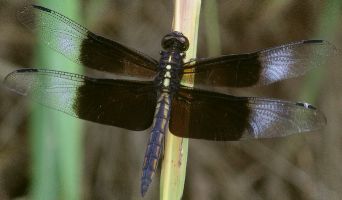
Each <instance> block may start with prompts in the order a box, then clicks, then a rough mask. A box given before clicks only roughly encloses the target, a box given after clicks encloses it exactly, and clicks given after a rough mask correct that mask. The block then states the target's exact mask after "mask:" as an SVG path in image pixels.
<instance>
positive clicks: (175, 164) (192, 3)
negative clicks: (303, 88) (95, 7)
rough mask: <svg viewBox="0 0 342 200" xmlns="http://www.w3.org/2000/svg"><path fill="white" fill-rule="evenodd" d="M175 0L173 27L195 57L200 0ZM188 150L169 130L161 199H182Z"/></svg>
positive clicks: (189, 55)
mask: <svg viewBox="0 0 342 200" xmlns="http://www.w3.org/2000/svg"><path fill="white" fill-rule="evenodd" d="M174 2H175V3H174V18H173V27H172V29H173V30H175V31H180V32H182V33H183V34H184V35H185V36H186V37H187V38H188V39H189V42H190V47H189V50H188V51H187V52H186V55H187V57H186V58H187V59H190V58H194V57H196V49H197V36H198V25H199V14H200V7H201V1H200V0H175V1H174ZM182 82H186V83H187V85H191V84H193V77H192V76H186V77H183V79H182ZM171 109H172V108H171ZM187 154H188V139H185V138H179V137H176V136H174V135H173V134H172V133H171V132H167V133H166V141H165V148H164V160H163V163H162V172H161V183H160V184H161V186H160V188H161V191H160V199H162V200H176V199H181V197H182V195H183V190H184V182H185V174H186V163H187Z"/></svg>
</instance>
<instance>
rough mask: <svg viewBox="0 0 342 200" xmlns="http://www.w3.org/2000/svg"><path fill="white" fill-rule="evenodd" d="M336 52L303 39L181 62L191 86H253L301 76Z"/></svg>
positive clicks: (332, 47)
mask: <svg viewBox="0 0 342 200" xmlns="http://www.w3.org/2000/svg"><path fill="white" fill-rule="evenodd" d="M337 52H338V50H337V49H336V47H335V46H333V45H332V44H330V43H329V42H327V41H323V40H305V41H300V42H294V43H290V44H285V45H282V46H278V47H274V48H270V49H265V50H261V51H258V52H255V53H249V54H238V55H227V56H221V57H217V58H208V59H198V60H195V61H194V62H190V63H188V64H186V65H185V69H193V70H189V71H193V72H185V74H191V73H195V82H194V87H198V88H200V87H207V86H210V87H253V86H261V85H268V84H271V83H274V82H277V81H281V80H285V79H289V78H294V77H298V76H302V75H304V74H305V73H306V72H307V71H309V70H311V69H313V68H315V67H317V66H320V65H322V63H323V62H324V60H325V58H327V57H328V56H331V55H334V54H336V53H337Z"/></svg>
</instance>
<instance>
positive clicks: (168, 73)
mask: <svg viewBox="0 0 342 200" xmlns="http://www.w3.org/2000/svg"><path fill="white" fill-rule="evenodd" d="M160 54H161V58H160V62H159V73H158V76H157V77H156V79H155V83H156V85H157V87H159V88H160V91H161V92H168V93H170V92H172V93H173V92H175V91H176V90H177V89H178V88H179V84H180V79H181V71H182V65H183V58H184V55H185V54H184V53H183V52H181V51H161V53H160Z"/></svg>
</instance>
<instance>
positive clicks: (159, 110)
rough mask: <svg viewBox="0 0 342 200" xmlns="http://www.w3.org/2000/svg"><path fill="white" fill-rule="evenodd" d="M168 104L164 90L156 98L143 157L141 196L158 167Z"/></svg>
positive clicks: (166, 126)
mask: <svg viewBox="0 0 342 200" xmlns="http://www.w3.org/2000/svg"><path fill="white" fill-rule="evenodd" d="M170 104H171V97H170V94H169V93H166V92H164V93H161V94H160V96H159V98H158V103H157V106H156V111H155V114H154V120H153V126H152V131H151V136H150V140H149V143H148V146H147V149H146V153H145V158H144V165H143V174H142V177H141V194H142V196H144V194H145V193H146V191H147V189H148V187H149V185H150V184H151V182H152V177H153V175H154V174H155V172H156V170H157V167H158V161H159V158H160V155H161V152H162V149H163V145H164V144H163V142H164V136H165V132H166V130H167V128H168V123H169V116H170Z"/></svg>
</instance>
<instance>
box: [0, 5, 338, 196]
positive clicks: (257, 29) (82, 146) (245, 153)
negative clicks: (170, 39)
mask: <svg viewBox="0 0 342 200" xmlns="http://www.w3.org/2000/svg"><path fill="white" fill-rule="evenodd" d="M28 3H30V2H29V1H20V0H10V1H9V0H0V77H1V78H3V77H4V76H5V75H6V74H7V73H9V72H10V71H12V70H14V69H17V68H20V67H34V66H37V67H41V66H50V65H51V66H52V67H56V68H55V69H63V70H65V71H75V69H79V68H77V67H75V68H73V67H70V66H71V65H73V64H72V63H71V62H69V61H68V60H67V59H66V58H64V57H61V58H59V57H58V58H56V57H54V58H53V59H52V58H51V60H55V61H54V62H52V64H46V63H49V62H46V61H44V59H45V60H46V59H47V60H49V57H47V58H41V56H42V57H43V56H44V57H45V56H46V55H43V54H45V53H46V54H49V55H51V54H52V55H56V54H58V53H56V52H54V51H53V50H50V49H49V48H46V49H43V48H44V47H41V46H42V45H40V44H39V41H38V38H37V37H36V36H35V35H34V34H33V33H32V32H30V31H28V30H27V29H26V28H25V27H24V26H23V25H21V24H20V23H19V22H18V20H17V18H16V13H17V12H18V11H20V10H22V9H23V7H24V6H25V5H26V4H28ZM41 3H42V4H43V5H45V6H47V7H49V8H50V9H53V10H56V11H59V12H61V13H62V14H64V15H66V16H68V17H70V18H72V19H75V20H77V21H79V22H80V24H82V25H84V26H86V27H87V28H88V29H90V30H91V31H93V32H95V33H97V34H100V35H102V36H105V37H108V38H110V39H113V40H116V41H118V42H120V43H122V44H125V45H126V46H129V47H132V48H135V49H138V50H139V51H142V52H145V53H146V54H148V55H150V56H152V57H154V58H156V59H158V55H159V51H160V39H161V38H162V37H163V36H164V35H165V34H166V33H168V32H169V31H170V29H171V23H172V11H173V4H172V1H166V0H165V1H153V0H145V1H139V0H111V1H109V0H100V1H99V0H97V1H95V0H81V1H79V2H73V1H71V0H70V1H66V0H65V1H60V2H59V3H58V4H57V3H55V4H49V3H48V2H47V1H46V2H43V1H41ZM49 5H50V6H49ZM51 6H52V7H51ZM341 14H342V6H341V3H339V1H338V0H335V1H334V0H325V1H324V0H310V1H309V0H302V1H296V0H283V1H268V0H249V1H233V0H224V1H223V0H218V1H212V0H206V1H204V0H203V1H202V10H201V18H200V25H199V45H198V56H197V57H209V56H218V55H222V54H232V53H246V52H252V51H255V50H258V49H263V48H268V47H272V46H276V45H280V44H283V43H288V42H291V41H296V40H302V39H325V40H329V41H330V42H332V43H333V44H334V45H335V46H336V47H337V48H342V40H341V39H342V37H341V36H342V34H341V30H342V28H341V27H342V18H341V16H342V15H341ZM42 60H43V61H42ZM56 60H57V62H56ZM341 61H342V59H341V56H336V57H333V58H329V60H328V61H327V64H326V65H324V66H321V67H320V68H318V69H316V70H314V71H313V72H312V73H310V74H308V75H306V76H304V77H302V78H298V79H291V80H286V81H282V82H281V83H276V84H273V85H271V86H267V87H262V88H257V89H253V90H248V91H244V92H243V94H248V95H251V96H264V97H274V98H281V99H286V100H291V101H305V102H309V103H311V104H314V105H315V106H316V107H318V108H319V109H320V110H322V111H323V112H324V113H325V115H326V117H327V121H328V124H327V126H326V127H325V128H324V129H323V130H321V131H317V132H313V133H312V134H300V135H294V136H291V137H287V138H276V139H263V140H253V141H252V140H250V141H242V142H211V141H202V140H190V142H189V144H190V145H189V156H188V166H187V176H186V181H185V190H184V195H183V199H196V200H202V199H203V200H207V199H280V200H282V199H284V200H286V199H305V200H309V199H310V200H311V199H341V198H342V173H341V171H342V154H341V150H342V134H341V128H342V125H341V121H342V103H341V102H342V93H341V92H340V90H341V80H340V79H341V77H342V67H341V66H342V65H341V63H342V62H341ZM42 63H43V64H42ZM44 63H45V64H44ZM54 63H55V64H54ZM63 67H64V68H63ZM79 73H82V72H79ZM234 94H237V95H238V94H239V91H234ZM32 107H37V106H36V105H35V104H32V103H31V102H30V101H29V99H28V98H22V97H19V96H17V95H15V94H13V93H12V92H10V91H8V90H6V89H5V88H4V87H0V199H140V198H141V197H140V175H141V168H142V163H143V157H144V153H145V148H146V145H147V141H148V138H149V135H148V133H147V132H134V133H133V132H129V131H126V130H123V129H119V128H115V127H109V126H103V125H98V124H95V123H91V122H86V121H81V120H75V121H73V122H71V119H72V118H71V117H68V116H65V115H64V114H62V115H59V114H58V113H57V111H52V114H46V113H45V114H39V113H40V111H38V114H37V111H36V110H37V109H38V110H41V109H43V108H41V107H38V108H36V109H35V111H34V112H33V111H32V109H31V108H32ZM47 112H48V111H47ZM50 113H51V112H50ZM41 115H43V117H42V116H41ZM52 115H53V116H55V115H59V116H61V117H62V118H64V119H63V120H64V121H63V120H54V119H55V118H54V117H52ZM37 116H38V117H37ZM39 116H40V117H39ZM46 119H47V120H46ZM51 121H52V122H53V124H50V123H51ZM59 122H60V123H59ZM42 127H44V128H42ZM38 132H40V133H39V134H37V133H38ZM159 175H160V172H158V173H157V175H156V176H155V178H154V180H153V183H152V185H151V188H150V190H149V192H148V193H147V195H146V197H145V199H159V178H160V177H159Z"/></svg>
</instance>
